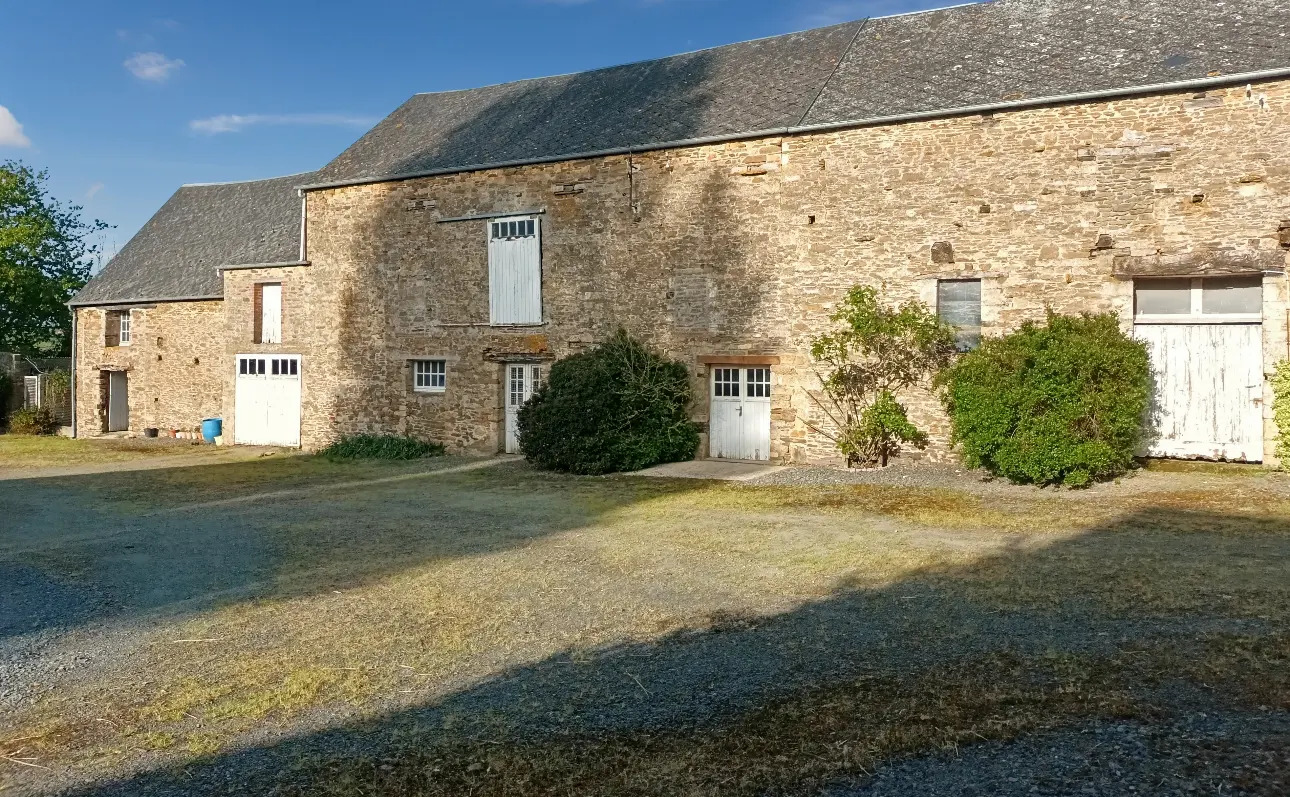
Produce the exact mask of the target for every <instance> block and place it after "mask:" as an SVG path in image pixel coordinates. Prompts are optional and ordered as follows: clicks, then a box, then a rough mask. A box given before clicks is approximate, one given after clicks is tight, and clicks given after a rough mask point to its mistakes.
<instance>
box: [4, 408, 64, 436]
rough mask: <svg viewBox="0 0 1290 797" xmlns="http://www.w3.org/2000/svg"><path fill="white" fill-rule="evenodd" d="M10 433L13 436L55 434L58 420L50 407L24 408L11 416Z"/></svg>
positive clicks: (15, 411)
mask: <svg viewBox="0 0 1290 797" xmlns="http://www.w3.org/2000/svg"><path fill="white" fill-rule="evenodd" d="M9 431H10V432H12V433H13V434H54V433H56V432H57V431H58V419H57V418H55V417H54V413H53V412H51V411H50V410H49V408H48V407H23V408H22V409H18V410H14V411H13V413H12V414H10V415H9Z"/></svg>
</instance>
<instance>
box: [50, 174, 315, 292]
mask: <svg viewBox="0 0 1290 797" xmlns="http://www.w3.org/2000/svg"><path fill="white" fill-rule="evenodd" d="M315 176H316V173H314V172H309V173H305V174H296V175H291V176H288V177H275V178H273V179H269V180H252V181H248V182H242V183H220V184H213V185H186V186H183V187H182V188H180V189H179V190H178V191H176V192H175V193H174V195H173V196H171V197H170V199H169V200H167V201H166V204H164V205H162V206H161V209H160V210H158V211H157V213H156V215H154V216H153V217H152V218H151V219H149V220H148V223H147V224H145V225H143V229H141V230H139V232H137V233H136V234H135V236H134V237H133V238H131V239H130V241H129V243H127V244H126V245H125V246H124V247H123V248H122V249H121V251H120V252H118V253H117V255H116V257H114V258H112V260H111V261H110V262H109V263H108V264H107V266H105V267H104V269H103V270H102V271H101V272H99V274H98V275H97V276H95V277H94V278H93V279H91V280H90V281H89V283H88V284H87V285H86V286H85V287H84V288H82V289H81V292H80V293H78V294H77V295H76V297H75V298H74V299H72V304H73V305H91V304H108V303H114V302H131V301H144V300H152V301H155V300H159V299H184V298H197V297H219V296H222V295H223V292H224V287H223V280H222V279H221V277H220V274H219V271H218V269H219V267H220V266H234V265H250V264H253V263H285V262H291V261H296V260H299V259H300V196H299V193H298V192H297V191H296V188H295V186H298V185H300V184H301V183H302V182H308V181H310V180H312V179H314V178H315Z"/></svg>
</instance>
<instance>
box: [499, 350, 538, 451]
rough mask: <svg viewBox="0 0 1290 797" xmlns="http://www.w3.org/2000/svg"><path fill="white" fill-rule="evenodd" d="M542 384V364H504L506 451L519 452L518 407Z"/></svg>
mask: <svg viewBox="0 0 1290 797" xmlns="http://www.w3.org/2000/svg"><path fill="white" fill-rule="evenodd" d="M541 386H542V366H540V365H528V364H521V363H511V364H510V365H507V366H506V453H507V454H518V453H520V433H519V417H520V407H523V406H524V402H526V401H528V400H529V399H530V398H532V397H533V393H534V392H535V391H536V390H537V389H538V388H539V387H541Z"/></svg>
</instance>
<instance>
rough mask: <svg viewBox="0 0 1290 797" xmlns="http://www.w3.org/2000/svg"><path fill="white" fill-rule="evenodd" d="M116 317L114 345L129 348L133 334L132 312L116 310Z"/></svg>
mask: <svg viewBox="0 0 1290 797" xmlns="http://www.w3.org/2000/svg"><path fill="white" fill-rule="evenodd" d="M114 315H115V316H116V345H118V346H129V345H130V341H131V338H132V335H133V332H134V311H133V310H117V311H116V312H115V313H114Z"/></svg>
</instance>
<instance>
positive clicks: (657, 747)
mask: <svg viewBox="0 0 1290 797" xmlns="http://www.w3.org/2000/svg"><path fill="white" fill-rule="evenodd" d="M1287 531H1290V529H1288V528H1287V526H1286V524H1285V523H1284V522H1282V521H1279V520H1278V521H1270V520H1267V519H1259V518H1255V517H1246V516H1241V515H1233V514H1221V515H1219V514H1210V513H1203V512H1180V511H1176V510H1170V509H1163V508H1161V509H1147V510H1142V511H1138V512H1134V513H1131V514H1129V515H1126V516H1124V517H1121V518H1119V519H1117V520H1115V521H1114V522H1110V523H1107V524H1104V525H1101V526H1099V527H1097V528H1092V529H1090V530H1088V531H1087V532H1086V533H1083V534H1081V535H1079V536H1077V537H1073V538H1064V539H1061V540H1060V541H1057V542H1054V543H1053V544H1051V545H1048V546H1047V547H1043V548H1038V549H1022V548H1015V549H1009V550H1005V551H1003V552H1001V553H997V554H994V555H991V556H988V557H986V558H984V559H982V560H980V561H978V562H976V563H975V564H972V565H970V566H955V567H945V568H938V569H930V570H924V571H921V572H918V573H915V574H913V575H910V576H908V577H905V578H902V579H901V580H899V581H898V582H896V583H894V584H891V585H888V586H884V587H879V588H864V587H861V586H857V585H856V584H843V585H840V586H839V587H838V589H837V590H836V591H835V593H834V594H832V595H830V596H828V597H826V598H824V599H822V600H819V601H817V602H814V603H809V604H806V605H802V606H800V607H799V608H796V609H794V610H791V611H788V612H785V613H782V614H779V615H775V616H769V617H761V616H751V615H749V616H735V615H718V616H714V617H713V618H711V622H710V623H709V624H708V625H706V626H705V627H701V628H688V629H685V630H682V631H678V632H675V633H673V634H670V635H669V636H667V637H665V638H663V639H661V640H658V641H655V642H649V643H632V644H623V645H618V646H613V647H608V648H603V649H598V650H594V651H589V652H588V651H572V650H571V651H567V652H565V653H562V654H560V655H556V656H552V657H550V658H548V659H546V660H544V661H540V662H537V663H534V664H532V665H529V666H524V667H518V668H515V669H512V670H509V671H507V672H504V673H502V674H499V675H497V676H495V677H493V678H490V679H489V680H487V681H485V682H483V683H480V684H478V685H475V686H472V687H469V688H466V689H463V690H461V691H458V692H457V693H455V694H451V695H449V696H447V697H444V698H442V699H439V700H435V701H433V702H428V703H426V704H424V705H417V706H413V707H408V708H405V709H402V710H396V711H391V712H389V713H386V714H384V715H381V716H377V717H375V718H372V719H367V720H362V721H355V722H351V723H347V724H344V725H341V726H339V727H333V728H329V729H326V730H322V731H319V732H314V733H309V734H305V735H302V736H299V737H294V738H286V739H283V740H280V741H276V742H269V743H264V744H259V745H256V746H253V747H250V748H248V749H241V750H234V751H229V752H226V753H222V754H219V755H214V756H211V757H208V758H205V759H202V760H197V761H193V762H191V763H188V764H187V765H184V766H182V767H178V768H173V769H162V770H157V771H151V772H145V773H141V774H138V775H136V776H134V777H131V778H128V779H126V780H123V781H120V782H116V783H112V784H106V785H101V786H97V787H94V788H88V789H85V790H83V791H81V792H79V794H82V795H86V796H87V797H88V795H99V796H100V797H106V796H107V795H162V794H164V795H179V794H225V793H227V794H234V793H236V794H246V793H265V794H267V793H273V794H288V795H297V794H298V795H304V794H323V795H378V794H382V795H383V794H399V795H412V794H435V795H439V794H442V795H449V794H472V795H513V794H525V795H527V794H560V795H572V794H586V795H606V794H613V795H618V794H623V795H626V794H642V795H643V794H746V795H764V794H785V793H793V794H798V793H802V794H806V793H814V792H818V791H819V790H820V789H822V788H825V787H828V786H830V785H831V784H832V785H836V784H838V783H839V782H849V781H854V782H863V781H864V780H865V779H866V778H867V776H868V774H869V773H871V772H873V771H874V768H875V767H878V766H881V765H883V764H885V763H889V762H892V761H896V760H899V759H901V758H905V757H910V756H917V755H922V754H928V753H935V752H937V751H943V750H947V749H950V750H952V749H957V748H958V746H960V745H966V744H971V743H974V742H980V741H982V740H987V739H1007V738H1011V737H1014V736H1016V735H1020V734H1025V733H1030V732H1037V731H1044V730H1048V729H1053V728H1059V727H1062V726H1068V725H1073V724H1078V723H1081V722H1086V721H1089V720H1106V721H1132V722H1140V723H1147V724H1161V727H1163V726H1164V725H1163V724H1167V723H1168V722H1169V720H1170V718H1171V717H1172V718H1176V717H1179V716H1185V715H1189V714H1195V713H1197V712H1211V713H1213V712H1220V713H1221V712H1224V711H1228V712H1237V715H1238V717H1239V724H1240V726H1241V727H1243V728H1245V729H1246V737H1245V738H1243V741H1242V745H1243V746H1241V747H1239V748H1234V749H1228V750H1227V751H1226V753H1224V755H1225V756H1227V757H1226V758H1221V759H1220V758H1214V757H1213V756H1210V757H1209V758H1206V759H1205V761H1206V762H1208V763H1207V764H1206V766H1192V767H1190V768H1188V766H1176V765H1177V764H1178V762H1177V761H1175V760H1173V759H1167V760H1162V761H1161V762H1159V766H1155V765H1154V764H1153V765H1152V766H1149V767H1146V769H1144V770H1143V771H1144V772H1145V773H1146V774H1145V775H1143V776H1142V777H1143V778H1147V777H1150V778H1158V776H1160V775H1161V773H1162V772H1164V773H1165V776H1167V778H1166V779H1170V778H1171V779H1172V780H1168V783H1167V784H1166V779H1161V780H1159V782H1152V783H1147V782H1146V781H1145V780H1144V781H1143V782H1142V783H1137V784H1131V785H1136V786H1137V788H1139V789H1140V790H1144V789H1145V791H1147V792H1151V793H1173V792H1174V789H1175V787H1176V790H1177V791H1179V793H1182V792H1184V791H1186V790H1187V789H1188V788H1194V789H1196V790H1198V792H1199V793H1219V792H1220V791H1223V790H1224V789H1226V790H1227V791H1223V793H1227V792H1228V791H1234V793H1251V794H1280V793H1285V792H1284V791H1283V788H1284V787H1285V785H1286V784H1287V778H1290V757H1287V756H1286V755H1285V753H1286V752H1287V751H1290V713H1288V712H1290V637H1287V635H1286V634H1285V630H1284V629H1285V626H1284V623H1285V619H1286V608H1287V606H1288V605H1290V587H1288V586H1287V583H1286V579H1285V578H1284V575H1285V573H1286V572H1288V570H1287V566H1288V565H1290V539H1288V537H1287ZM1184 741H1185V740H1184ZM1191 741H1192V742H1196V740H1191ZM1221 741H1222V740H1221V739H1219V740H1218V741H1217V742H1216V741H1215V740H1213V739H1209V740H1206V739H1200V740H1199V741H1198V742H1196V743H1197V744H1199V745H1200V747H1201V748H1206V746H1207V745H1210V746H1212V745H1211V742H1213V743H1218V742H1221ZM1180 743H1181V742H1180ZM1188 743H1190V742H1188ZM1228 747H1229V748H1230V747H1231V745H1230V744H1229V745H1228ZM1206 749H1208V748H1206ZM1205 755H1208V753H1206V754H1205ZM1215 761H1217V762H1218V763H1214V762H1215ZM1189 766H1190V765H1189ZM1251 773H1253V774H1251ZM1162 784H1165V785H1162ZM1067 785H1068V786H1069V785H1070V784H1067ZM1153 786H1155V787H1159V788H1157V789H1156V790H1155V791H1152V789H1151V787H1153ZM911 788H914V789H917V785H916V784H915V785H913V786H911ZM1049 793H1066V792H1064V791H1061V790H1058V791H1055V792H1049Z"/></svg>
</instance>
